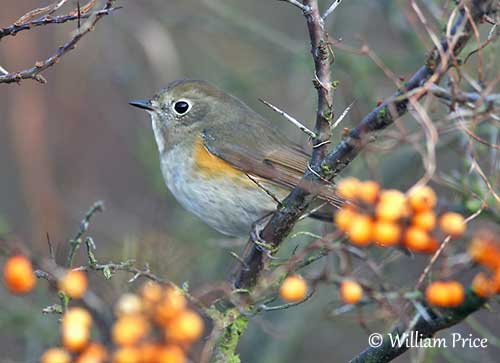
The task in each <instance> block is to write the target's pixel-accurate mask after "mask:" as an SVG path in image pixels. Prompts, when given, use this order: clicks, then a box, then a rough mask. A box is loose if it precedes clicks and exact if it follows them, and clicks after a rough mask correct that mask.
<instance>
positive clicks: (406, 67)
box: [0, 0, 500, 363]
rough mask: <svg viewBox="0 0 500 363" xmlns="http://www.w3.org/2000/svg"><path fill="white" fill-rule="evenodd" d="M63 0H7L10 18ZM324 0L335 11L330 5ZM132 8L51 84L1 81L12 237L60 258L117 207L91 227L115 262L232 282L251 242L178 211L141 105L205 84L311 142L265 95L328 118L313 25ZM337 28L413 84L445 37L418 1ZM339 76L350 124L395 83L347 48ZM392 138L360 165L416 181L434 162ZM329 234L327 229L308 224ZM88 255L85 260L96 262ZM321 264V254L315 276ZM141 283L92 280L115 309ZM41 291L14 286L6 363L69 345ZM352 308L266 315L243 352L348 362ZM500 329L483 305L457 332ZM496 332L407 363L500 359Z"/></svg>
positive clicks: (36, 50) (429, 8)
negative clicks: (476, 344) (101, 207)
mask: <svg viewBox="0 0 500 363" xmlns="http://www.w3.org/2000/svg"><path fill="white" fill-rule="evenodd" d="M48 3H49V1H41V0H3V1H2V5H3V6H2V9H1V11H0V27H6V26H9V25H10V24H12V23H13V22H14V21H15V20H16V19H18V18H19V17H20V16H21V15H23V14H25V13H26V12H27V11H29V10H31V9H34V8H38V7H41V6H44V5H47V4H48ZM73 3H76V1H75V2H73ZM320 3H321V4H322V6H325V7H326V6H327V5H328V4H329V1H321V2H320ZM420 3H421V4H422V7H423V9H424V11H425V12H426V14H431V15H429V22H430V25H431V26H432V27H433V28H434V29H436V30H437V31H439V30H440V29H441V27H442V26H443V25H444V24H445V23H443V22H442V21H439V20H438V18H435V17H433V15H432V14H437V15H439V14H440V13H441V12H443V13H444V14H445V19H446V14H449V8H448V7H452V6H453V1H431V0H425V1H422V2H420ZM118 5H121V6H123V9H121V10H119V11H117V12H115V13H113V15H111V16H108V17H106V18H105V19H102V20H101V21H100V22H99V23H98V24H97V27H96V30H95V31H94V32H92V33H90V34H89V35H88V36H87V37H85V38H84V39H83V40H82V41H81V42H80V43H79V44H78V47H77V49H75V51H73V52H70V53H69V54H68V55H67V56H65V57H64V58H63V59H62V60H61V62H60V63H58V64H57V65H56V66H55V67H52V68H50V69H49V70H48V71H46V72H44V73H43V74H44V76H45V77H46V78H47V80H48V83H47V84H46V85H41V84H38V83H36V82H34V81H29V80H27V81H23V82H22V83H21V84H20V85H16V84H12V85H0V171H1V172H0V173H1V174H0V175H1V177H0V236H1V235H3V236H9V238H17V239H19V240H20V241H22V243H24V245H26V246H28V247H29V249H30V250H31V251H32V253H33V254H36V255H38V256H43V255H48V248H47V234H48V235H49V236H50V239H51V240H52V242H53V243H54V245H56V255H57V256H59V258H60V257H62V256H64V255H65V254H66V253H67V241H68V239H69V238H71V236H73V235H74V233H75V232H76V231H77V229H78V226H79V221H80V219H81V218H82V217H83V215H84V213H85V212H86V210H87V209H88V208H89V207H90V205H92V203H94V202H95V201H97V200H103V201H104V203H105V207H106V208H105V212H104V213H102V214H98V215H97V216H96V217H95V219H94V220H93V222H92V224H91V227H90V234H91V235H92V236H93V237H94V240H95V242H96V245H97V256H98V258H99V259H100V260H102V261H103V262H105V261H111V260H113V261H117V260H124V259H135V260H137V261H138V264H139V265H143V264H144V263H146V262H148V263H149V264H150V265H151V268H152V270H153V271H154V272H155V273H157V274H158V275H160V276H164V277H166V278H168V279H171V280H172V281H174V282H176V283H179V284H181V283H183V282H185V281H189V284H190V286H191V287H192V288H193V289H194V291H196V289H199V288H202V287H203V286H206V285H208V284H212V283H217V282H221V281H225V280H226V279H227V277H228V272H229V270H230V269H229V267H228V266H231V265H232V264H233V262H234V260H233V258H232V257H231V256H230V255H229V251H231V250H234V251H240V249H241V243H240V244H238V242H237V241H228V240H227V238H225V237H223V236H221V235H219V234H217V233H216V232H214V231H212V230H210V229H209V228H208V227H206V226H205V225H204V224H203V223H202V222H201V221H199V220H198V219H196V218H195V217H193V216H192V215H190V214H188V213H187V212H185V211H184V210H183V209H182V208H180V207H179V205H178V204H177V203H176V201H175V200H174V198H173V197H172V196H171V195H170V194H169V192H168V191H167V190H166V188H165V187H164V184H163V180H162V178H161V175H160V170H159V163H158V156H157V152H156V145H155V143H154V139H153V134H152V131H151V128H150V121H149V117H148V116H147V114H146V113H145V112H141V111H140V110H137V109H134V108H132V107H130V106H129V105H128V104H127V101H128V100H129V99H135V98H148V97H150V96H152V95H153V94H154V93H155V92H156V91H157V90H158V89H160V88H162V87H164V86H165V85H166V84H167V83H168V82H170V81H173V80H176V79H179V78H195V79H205V80H208V81H210V82H212V83H213V84H215V85H217V86H218V87H220V88H222V89H224V90H226V91H228V92H230V93H232V94H234V95H236V96H237V97H239V98H240V99H242V100H244V101H245V102H246V103H248V104H249V105H250V106H251V107H253V108H254V109H256V110H257V111H258V112H260V113H261V114H263V115H264V116H266V117H267V118H269V119H271V120H272V122H274V123H276V124H277V125H278V127H280V128H281V129H283V130H284V132H286V133H287V134H289V135H290V137H292V138H294V139H296V140H297V141H300V142H303V143H304V142H306V141H305V138H304V137H303V136H302V135H301V134H300V133H299V131H298V130H296V129H294V128H293V127H291V126H290V125H289V124H287V123H286V121H284V120H283V119H281V118H280V117H279V115H277V114H275V113H272V111H270V110H269V109H267V108H266V107H265V106H263V105H262V104H261V103H260V102H259V101H258V98H262V99H265V100H267V101H269V102H271V103H273V104H274V105H276V106H278V107H280V108H282V109H284V110H286V111H287V112H288V113H290V114H291V115H294V116H295V117H296V118H297V119H299V120H304V122H305V123H306V124H307V125H309V126H310V127H313V120H314V109H315V98H316V94H315V91H314V88H313V86H312V83H311V79H312V78H313V68H312V62H311V58H310V54H309V41H308V35H307V32H306V27H305V24H304V19H303V17H302V15H301V14H300V12H299V11H298V10H297V9H296V8H295V7H293V6H290V5H289V4H286V3H284V2H279V1H269V0H254V1H243V0H169V1H162V0H142V1H120V2H118ZM326 26H327V27H328V29H329V32H330V35H331V37H332V39H334V40H335V41H341V42H342V44H345V45H347V46H350V47H353V48H355V49H359V48H360V47H361V46H362V45H363V44H368V45H369V46H370V48H371V49H372V50H373V51H374V52H375V53H376V54H377V55H378V57H379V58H380V59H381V60H382V61H383V62H384V63H385V64H386V65H387V67H389V68H390V69H391V70H392V71H393V72H394V74H395V75H396V76H401V77H408V76H410V75H411V73H412V72H413V71H414V70H416V69H417V68H418V67H419V66H420V65H421V64H422V63H423V61H424V60H425V56H426V52H427V50H428V49H429V47H430V45H431V41H430V38H429V37H428V36H427V35H426V33H425V31H424V30H423V28H422V26H421V24H420V23H419V22H418V20H417V18H416V15H415V13H414V11H413V10H412V9H411V8H410V7H409V6H408V2H407V1H404V0H383V1H363V0H351V1H345V2H343V3H342V5H341V6H340V8H338V9H337V10H336V11H335V13H334V14H333V15H332V16H331V17H330V18H329V19H328V21H327V24H326ZM75 27H76V24H75V23H67V24H63V25H49V26H45V27H40V28H35V29H32V30H30V31H24V32H21V33H19V34H18V35H17V36H15V37H5V38H3V39H2V40H1V41H0V65H1V66H2V67H4V68H5V69H7V70H9V71H15V70H21V69H24V68H28V67H31V66H32V65H33V64H34V62H35V61H38V60H42V59H45V58H46V57H48V56H49V55H51V54H52V53H53V52H54V51H55V50H56V49H57V47H58V46H60V45H62V44H63V43H64V42H66V41H67V40H68V39H69V37H70V34H71V32H72V31H73V30H74V29H75ZM470 67H471V69H473V67H474V63H471V65H470ZM333 79H334V80H338V81H339V84H338V87H337V89H336V93H335V113H336V114H337V115H340V114H341V113H342V111H343V110H344V109H345V108H346V107H347V106H348V105H349V104H351V103H352V102H353V101H354V106H353V108H352V110H351V111H350V113H349V114H348V116H347V117H346V119H345V120H344V121H343V123H342V125H341V126H342V127H351V126H352V125H355V124H356V123H357V122H358V121H359V120H360V119H361V117H362V116H363V115H365V114H366V113H367V112H368V111H369V110H371V109H372V108H373V107H374V106H375V105H376V102H377V100H378V99H383V98H384V97H387V96H388V95H390V94H391V93H392V92H393V90H394V89H395V87H394V84H393V82H392V81H391V80H390V79H389V78H387V77H386V76H385V75H384V72H383V71H382V69H380V68H379V67H378V66H377V65H375V64H374V62H373V61H372V60H371V59H370V58H369V57H366V56H363V55H358V54H353V53H352V52H348V51H345V50H342V49H341V47H336V48H335V63H334V65H333ZM436 112H439V109H437V110H436ZM411 121H412V119H411V116H407V117H405V118H404V119H403V120H402V123H403V125H405V127H407V128H408V129H409V130H412V129H414V124H412V122H411ZM339 134H340V131H339ZM335 137H336V138H337V139H338V136H335ZM384 143H386V144H387V143H388V144H391V145H393V144H394V142H391V140H389V139H388V138H387V139H384V138H381V139H380V140H379V142H378V144H377V145H378V146H379V147H380V148H382V149H384V150H385V151H383V152H382V151H381V152H378V153H366V154H364V155H363V157H360V158H358V160H356V162H355V163H353V165H352V166H351V167H349V169H348V170H347V171H346V174H352V175H356V176H358V177H360V178H374V179H376V180H378V181H380V182H381V183H382V184H383V185H384V186H385V187H398V188H403V189H406V188H408V187H409V186H411V185H412V184H413V183H414V182H415V181H416V180H417V178H419V177H420V176H421V175H422V167H421V160H420V157H419V156H418V154H417V153H416V152H415V151H414V150H413V149H412V148H411V147H408V146H399V147H398V148H397V149H394V148H392V149H391V150H390V151H387V150H388V148H387V147H383V146H387V145H386V144H384ZM457 155H459V154H458V151H457V150H456V149H454V148H453V147H451V148H449V149H447V151H446V152H443V153H441V154H440V159H439V163H438V168H440V170H443V172H444V173H449V172H450V171H451V170H452V169H453V168H454V167H462V166H463V165H462V162H461V161H459V160H458V158H457ZM447 192H448V193H449V196H450V198H451V199H452V200H453V198H455V200H460V195H458V194H457V195H454V194H453V192H450V191H447ZM321 228H322V227H321V225H320V224H318V223H312V222H305V223H302V224H299V226H298V227H297V229H298V230H309V231H315V230H317V231H320V230H321ZM240 242H241V241H240ZM298 243H299V242H298ZM292 244H293V242H292V243H289V245H290V246H292ZM292 247H293V246H292ZM81 252H82V253H81V254H79V257H78V258H79V259H80V262H84V257H85V256H84V253H83V251H81ZM284 252H285V253H286V252H287V251H284ZM425 262H426V259H425V258H422V259H420V258H417V259H414V260H413V261H409V260H404V259H403V261H400V262H399V263H396V264H394V265H393V266H392V267H391V268H390V269H389V270H388V272H387V273H388V278H389V279H393V280H394V281H395V282H396V283H399V284H400V285H403V286H405V285H412V284H414V282H415V281H416V278H417V277H418V274H419V272H420V271H421V268H422V266H423V265H424V264H425ZM322 266H323V264H322V262H320V263H319V266H318V267H313V271H312V272H314V268H316V270H318V269H320V268H321V267H322ZM128 278H130V276H127V275H124V274H117V275H116V276H115V277H114V278H113V279H111V280H110V281H104V279H103V278H102V277H99V276H96V277H95V278H94V279H93V286H94V287H95V290H96V291H97V292H98V293H99V294H101V295H102V296H103V298H104V299H106V301H109V302H110V303H111V302H112V301H113V299H114V298H116V296H117V295H118V294H119V293H120V292H123V291H124V290H126V289H135V288H136V286H135V285H134V284H132V285H130V284H127V282H126V281H127V279H128ZM40 285H41V286H39V287H38V289H37V291H36V292H35V293H33V296H32V298H29V299H26V298H18V297H11V296H9V295H8V294H7V293H6V291H5V290H4V289H3V287H0V307H1V309H0V351H1V352H2V356H1V357H0V362H35V361H36V357H38V356H39V354H40V352H41V351H42V350H43V349H44V348H45V347H47V346H49V345H51V344H54V343H55V342H56V341H57V329H56V327H57V322H56V319H55V318H54V317H53V316H44V315H42V314H41V313H40V311H41V309H42V308H43V307H45V306H47V305H49V304H52V303H55V302H56V300H57V298H56V296H55V295H54V294H50V293H47V290H46V289H45V286H42V285H44V284H43V282H42V283H41V284H40ZM340 305H341V304H340V302H339V300H338V295H337V290H336V288H334V287H333V286H326V287H325V288H323V289H320V291H319V293H318V294H316V295H315V296H314V297H313V299H312V300H311V301H310V302H308V303H307V304H303V305H302V306H299V307H297V308H294V309H290V310H285V311H278V312H274V313H267V314H264V315H261V316H259V317H257V318H256V319H255V320H254V321H252V323H251V327H250V330H249V332H248V334H246V335H245V336H244V337H243V339H242V341H241V344H240V348H239V351H240V352H241V356H242V361H243V362H249V363H250V362H255V363H257V362H259V363H271V362H294V363H301V362H304V363H305V362H311V361H312V360H314V361H315V362H318V363H319V362H332V361H334V362H342V361H347V360H349V359H350V358H352V357H353V356H354V355H355V354H357V353H358V352H359V351H361V350H362V349H364V348H365V347H366V346H367V336H368V334H367V332H366V331H365V330H364V329H363V328H362V327H361V326H360V325H359V324H358V321H359V319H360V315H359V314H356V313H349V314H345V315H342V316H340V317H336V318H331V317H330V316H329V313H330V312H331V311H332V310H333V309H335V308H336V307H338V306H340ZM492 309H493V310H494V311H496V310H497V309H498V305H494V306H493V307H492ZM365 313H366V314H367V315H366V316H365V317H364V319H365V320H366V323H367V325H368V327H369V328H370V329H371V330H372V331H380V332H383V331H385V330H386V329H388V328H389V327H390V324H391V321H390V320H388V321H385V319H384V316H383V315H380V316H373V315H370V310H367V311H366V312H365ZM499 322H500V321H499V318H498V314H492V313H491V312H488V311H482V312H480V313H478V314H475V315H474V318H473V319H471V320H470V321H468V322H465V323H462V324H460V325H458V326H455V327H453V328H452V331H453V332H461V333H462V334H469V333H473V334H474V335H475V336H482V335H486V336H487V335H488V334H489V333H488V332H492V333H493V334H495V333H499V331H500V328H498V327H499ZM441 334H443V335H447V334H450V332H446V331H445V332H442V333H441ZM493 338H494V337H493ZM493 338H492V339H490V343H491V344H490V346H489V347H488V348H487V349H481V350H479V349H476V350H470V349H469V350H467V349H465V350H464V349H454V350H445V349H435V350H429V349H427V350H426V351H425V354H423V353H422V352H418V351H414V352H412V353H407V354H405V355H404V356H402V357H400V358H399V359H398V360H396V361H397V362H407V361H412V359H413V360H414V361H415V359H417V360H418V361H434V362H454V363H456V362H472V361H474V362H477V361H481V362H485V363H488V362H496V361H498V358H495V356H497V357H498V354H499V353H500V350H499V349H498V346H499V343H498V340H494V339H493Z"/></svg>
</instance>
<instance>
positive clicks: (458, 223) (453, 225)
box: [439, 212, 467, 237]
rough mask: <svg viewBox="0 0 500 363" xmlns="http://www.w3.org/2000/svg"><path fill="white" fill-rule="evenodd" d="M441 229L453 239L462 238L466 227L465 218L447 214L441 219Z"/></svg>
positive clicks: (456, 214)
mask: <svg viewBox="0 0 500 363" xmlns="http://www.w3.org/2000/svg"><path fill="white" fill-rule="evenodd" d="M439 227H440V228H441V230H442V231H443V232H444V233H446V234H449V235H451V236H452V237H460V236H461V235H462V234H464V232H465V229H466V228H467V227H466V225H465V220H464V217H462V216H461V215H460V214H458V213H454V212H446V213H444V214H443V215H442V216H441V217H440V218H439Z"/></svg>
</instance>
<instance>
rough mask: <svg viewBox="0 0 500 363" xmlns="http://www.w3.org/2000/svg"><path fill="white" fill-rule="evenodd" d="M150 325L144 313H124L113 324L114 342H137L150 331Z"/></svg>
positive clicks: (132, 343) (127, 344)
mask: <svg viewBox="0 0 500 363" xmlns="http://www.w3.org/2000/svg"><path fill="white" fill-rule="evenodd" d="M149 329H150V326H149V323H148V322H147V320H146V319H145V318H144V317H143V316H142V315H124V316H122V317H120V318H119V319H118V320H117V321H116V322H115V323H114V325H113V329H112V332H111V335H112V338H113V342H114V343H115V344H118V345H122V346H130V345H134V344H137V343H138V342H139V341H140V340H141V339H142V338H144V337H145V336H146V335H147V334H148V332H149Z"/></svg>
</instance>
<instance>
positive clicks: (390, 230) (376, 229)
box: [373, 221, 401, 247]
mask: <svg viewBox="0 0 500 363" xmlns="http://www.w3.org/2000/svg"><path fill="white" fill-rule="evenodd" d="M400 238H401V227H400V226H399V225H398V224H396V223H390V222H384V221H377V222H375V225H374V226H373V241H374V242H375V243H376V244H378V245H380V246H385V247H388V246H394V245H396V244H398V242H399V239H400Z"/></svg>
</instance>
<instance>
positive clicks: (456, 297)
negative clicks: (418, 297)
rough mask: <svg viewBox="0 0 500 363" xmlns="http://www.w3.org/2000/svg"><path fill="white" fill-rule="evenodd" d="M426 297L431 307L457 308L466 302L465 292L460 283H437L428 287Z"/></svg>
mask: <svg viewBox="0 0 500 363" xmlns="http://www.w3.org/2000/svg"><path fill="white" fill-rule="evenodd" d="M425 296H426V299H427V302H429V304H431V305H435V306H440V307H456V306H458V305H460V304H461V303H462V302H463V301H464V298H465V291H464V287H463V286H462V284H461V283H459V282H458V281H449V282H446V281H436V282H433V283H432V284H430V285H429V286H428V287H427V289H426V291H425Z"/></svg>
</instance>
